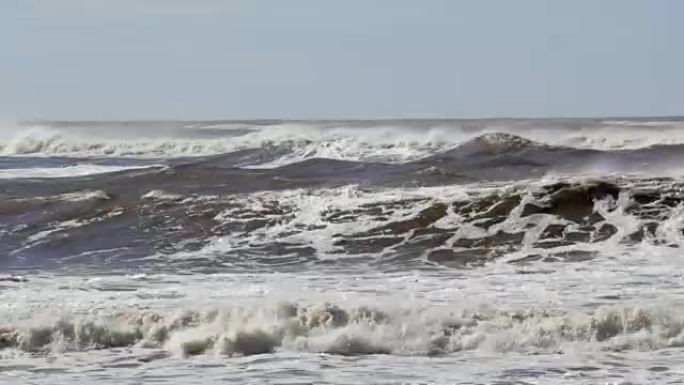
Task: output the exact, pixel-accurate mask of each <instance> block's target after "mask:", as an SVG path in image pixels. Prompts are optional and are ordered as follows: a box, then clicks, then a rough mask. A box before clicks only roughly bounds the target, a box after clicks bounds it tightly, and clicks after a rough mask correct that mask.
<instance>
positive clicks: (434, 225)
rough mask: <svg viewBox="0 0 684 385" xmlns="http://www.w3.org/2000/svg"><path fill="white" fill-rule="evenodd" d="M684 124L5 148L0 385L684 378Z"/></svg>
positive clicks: (442, 128) (398, 130) (461, 125)
mask: <svg viewBox="0 0 684 385" xmlns="http://www.w3.org/2000/svg"><path fill="white" fill-rule="evenodd" d="M682 129H684V120H680V119H674V118H668V119H629V120H628V119H610V120H592V119H570V120H567V119H566V120H508V119H499V120H467V121H459V120H444V121H373V122H363V121H348V122H345V121H335V122H312V121H308V122H282V121H255V122H248V121H240V122H237V121H216V122H78V123H69V122H47V123H45V122H43V123H25V124H22V125H18V126H16V127H6V128H3V129H2V132H3V139H2V140H0V154H2V155H0V268H1V269H2V275H0V382H5V383H60V384H61V383H74V384H76V383H92V382H95V381H97V382H100V383H112V384H120V383H131V384H134V383H198V384H199V383H202V384H205V383H219V382H226V381H232V382H236V383H337V384H356V383H387V384H389V383H449V384H451V383H464V384H466V383H467V384H472V383H482V384H485V383H487V384H491V383H496V384H519V383H552V384H565V383H601V384H603V383H610V384H612V383H621V384H628V383H633V384H637V383H639V384H640V383H645V384H646V383H648V384H652V383H678V382H681V381H684V360H683V359H682V357H684V356H683V355H682V346H684V308H682V303H683V301H682V294H683V292H684V284H683V277H684V271H683V270H682V266H684V262H683V261H684V259H683V258H682V252H681V247H682V246H683V245H684V231H683V230H684V222H683V221H684V206H683V204H682V202H684V176H683V174H684V173H682V170H684V169H682V164H684V131H682Z"/></svg>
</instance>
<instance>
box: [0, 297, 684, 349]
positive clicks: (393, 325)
mask: <svg viewBox="0 0 684 385" xmlns="http://www.w3.org/2000/svg"><path fill="white" fill-rule="evenodd" d="M126 346H138V347H142V348H150V349H163V350H165V351H167V352H169V353H170V354H172V355H176V356H189V355H197V354H219V355H221V354H224V355H252V354H265V353H273V352H277V351H303V352H315V353H328V354H340V355H360V354H398V355H439V354H449V353H455V352H461V351H467V350H485V351H490V352H520V353H528V354H531V353H535V354H539V353H545V354H550V353H553V354H559V353H560V354H562V353H564V352H565V351H569V350H572V349H575V348H577V347H580V348H581V349H585V350H586V349H594V350H613V351H624V350H638V351H649V350H657V349H662V348H667V347H681V346H684V315H682V314H681V312H679V311H678V310H676V309H675V308H672V307H664V306H661V307H657V306H649V307H603V308H599V309H596V310H593V311H587V312H586V313H582V312H569V313H568V312H564V311H562V310H557V309H548V310H544V309H523V310H496V309H446V308H427V309H403V310H389V309H379V308H367V307H360V308H352V309H344V308H341V307H339V306H336V305H333V304H325V305H318V306H301V305H297V304H292V303H283V304H280V305H277V306H270V307H251V308H249V307H235V308H221V309H212V310H207V311H185V312H181V313H177V314H167V313H164V312H157V311H151V310H133V309H131V310H120V311H114V312H112V313H108V314H99V315H83V314H70V315H69V314H67V315H62V316H61V317H58V318H49V317H48V319H41V318H39V317H35V318H32V319H29V320H25V321H23V322H22V323H21V324H6V325H4V326H1V327H0V348H9V349H17V350H20V351H24V352H30V353H50V352H51V353H59V352H68V351H84V350H91V349H106V348H113V347H126Z"/></svg>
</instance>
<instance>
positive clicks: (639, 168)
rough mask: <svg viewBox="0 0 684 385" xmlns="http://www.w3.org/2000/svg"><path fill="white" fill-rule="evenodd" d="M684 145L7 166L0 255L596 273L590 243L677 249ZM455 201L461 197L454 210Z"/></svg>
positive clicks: (492, 140)
mask: <svg viewBox="0 0 684 385" xmlns="http://www.w3.org/2000/svg"><path fill="white" fill-rule="evenodd" d="M682 146H684V145H680V144H671V145H658V146H649V147H645V148H637V149H628V150H625V149H623V150H610V151H608V150H597V149H587V148H574V147H570V146H554V145H548V144H544V143H538V142H534V141H531V140H528V139H525V138H523V137H520V136H515V135H511V134H503V133H495V134H483V135H480V136H477V137H475V138H474V139H471V140H468V141H466V142H464V143H461V144H458V145H456V146H454V147H453V148H451V149H447V150H444V151H441V152H439V153H435V154H433V155H427V156H424V157H422V158H420V159H416V160H410V161H404V162H399V163H396V162H394V163H389V162H371V161H351V160H340V159H325V158H319V157H311V158H308V159H304V160H301V161H297V162H293V163H288V164H284V165H281V166H275V167H263V166H261V165H264V164H268V163H271V162H274V161H275V160H277V159H282V158H283V157H287V156H290V155H291V154H292V152H293V149H292V147H289V146H287V145H284V144H283V143H280V144H269V145H266V146H261V147H259V148H254V149H245V150H239V151H234V152H230V153H227V154H219V155H210V156H201V157H192V158H168V159H167V158H153V159H147V160H142V159H139V160H135V159H130V158H116V157H114V158H99V159H95V160H90V163H89V165H90V167H115V168H116V167H118V168H116V169H114V170H109V169H107V168H105V169H103V170H99V171H98V170H96V171H95V172H92V173H86V174H84V175H74V176H66V177H51V175H49V173H48V174H45V175H41V174H38V175H37V176H31V175H30V173H31V171H30V170H31V169H32V168H33V169H35V168H36V167H38V168H39V167H40V166H41V165H43V164H44V163H46V162H51V166H52V167H61V169H62V170H64V169H68V168H69V167H78V165H79V164H81V163H82V162H83V161H84V159H83V158H63V157H62V158H49V160H48V158H31V157H22V158H13V157H8V158H4V160H3V163H2V164H4V165H5V167H8V168H12V169H15V168H16V164H18V163H21V164H22V167H24V168H25V169H26V170H27V172H28V174H29V175H28V176H25V177H24V176H22V175H15V176H13V177H9V178H5V179H0V191H1V196H0V197H1V202H2V203H0V219H1V222H0V223H1V226H2V227H1V228H0V244H1V246H0V254H1V255H3V256H4V257H3V258H2V265H3V267H4V268H13V269H14V268H20V269H25V268H45V267H57V266H62V267H64V266H68V267H69V268H88V269H90V268H93V269H127V268H133V267H135V268H141V267H144V266H155V268H159V267H160V266H161V267H163V268H164V269H170V270H174V269H178V268H183V269H196V270H202V271H210V270H212V269H219V270H221V269H250V268H253V267H254V266H262V267H265V268H280V269H283V268H289V269H291V268H296V267H297V266H302V265H316V264H322V265H326V266H330V265H335V264H338V263H339V264H349V263H354V262H353V261H355V260H357V259H358V256H361V255H364V256H369V257H368V258H364V259H363V262H364V263H372V264H376V265H379V266H384V267H386V268H393V269H401V268H414V267H421V268H430V267H434V266H436V265H439V266H449V267H456V268H470V267H476V266H480V265H483V264H485V263H487V262H488V261H491V260H494V259H496V258H500V257H503V256H511V255H516V258H514V259H513V260H511V261H510V263H525V262H529V261H536V260H541V261H546V262H557V261H561V262H562V261H567V260H569V261H577V260H584V259H591V258H594V257H595V255H596V250H595V247H594V246H593V244H596V243H601V242H609V241H610V242H614V241H618V242H621V243H627V244H629V243H638V242H642V241H644V240H647V241H648V242H652V243H654V244H659V245H663V246H665V247H677V246H678V244H677V241H676V240H672V239H667V234H660V233H659V232H658V229H659V225H660V224H661V223H662V222H663V221H667V220H668V218H670V217H671V216H672V213H673V210H675V208H676V207H678V206H679V204H680V203H681V199H682V197H681V195H680V194H679V192H678V191H679V190H678V188H679V187H677V186H680V184H679V182H678V181H677V179H676V178H675V177H674V175H675V174H676V171H677V170H678V168H679V165H681V164H684V147H682ZM55 169H56V170H57V168H55ZM48 170H50V169H48ZM578 175H580V176H584V177H583V178H580V179H578V178H577V176H578ZM658 175H659V176H660V179H653V177H654V176H658ZM589 177H591V178H593V179H595V180H594V181H592V180H589V179H587V178H589ZM597 178H598V179H597ZM606 178H608V179H606ZM350 191H351V192H350ZM456 191H460V193H461V194H465V195H466V196H458V197H451V198H450V197H449V196H448V195H449V194H452V195H453V194H455V192H456ZM442 193H445V194H446V195H441V194H442ZM345 194H347V195H349V194H351V195H352V196H344V195H345ZM401 195H407V197H406V198H402V197H401ZM618 202H629V203H618ZM312 205H313V206H312ZM601 208H603V210H604V211H605V213H604V212H602V211H601ZM617 209H619V210H621V212H622V213H623V214H624V215H627V216H631V217H633V218H635V220H637V221H639V223H640V225H639V226H638V228H634V229H631V230H630V231H628V232H629V233H625V231H626V230H625V231H622V229H620V225H619V224H618V223H613V222H612V221H610V220H608V219H607V218H606V213H610V212H612V211H615V210H617ZM221 242H224V243H225V242H228V243H230V247H227V248H221V247H219V246H217V244H219V243H221ZM584 246H587V247H584ZM516 253H519V254H520V255H517V254H516ZM523 254H524V255H523Z"/></svg>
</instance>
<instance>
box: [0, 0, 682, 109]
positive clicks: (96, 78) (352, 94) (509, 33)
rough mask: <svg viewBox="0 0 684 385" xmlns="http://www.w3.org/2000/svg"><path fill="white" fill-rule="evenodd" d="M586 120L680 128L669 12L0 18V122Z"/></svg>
mask: <svg viewBox="0 0 684 385" xmlns="http://www.w3.org/2000/svg"><path fill="white" fill-rule="evenodd" d="M599 115H600V116H611V115H612V116H614V115H684V1H681V0H639V1H636V0H566V1H557V0H546V1H542V0H500V1H496V0H469V1H465V0H464V1H460V0H412V1H405V0H386V1H383V0H335V1H333V0H271V1H267V0H244V1H238V0H222V1H221V0H192V1H191V0H1V1H0V119H154V118H164V119H177V118H181V119H213V118H409V117H416V118H428V117H438V118H439V117H490V116H599Z"/></svg>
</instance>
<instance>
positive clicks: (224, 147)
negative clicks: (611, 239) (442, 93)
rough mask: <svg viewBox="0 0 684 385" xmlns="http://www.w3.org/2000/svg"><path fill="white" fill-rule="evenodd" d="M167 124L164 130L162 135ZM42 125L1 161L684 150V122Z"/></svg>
mask: <svg viewBox="0 0 684 385" xmlns="http://www.w3.org/2000/svg"><path fill="white" fill-rule="evenodd" d="M165 124H166V125H168V127H167V128H165ZM179 125H180V123H179V122H175V123H174V122H169V123H163V122H157V123H145V122H125V123H120V122H109V123H108V122H92V123H80V124H78V123H71V124H68V123H60V124H57V123H41V124H39V125H38V124H33V125H23V126H19V127H14V128H11V129H4V130H2V131H3V136H4V139H2V140H0V154H2V155H34V156H54V155H61V156H71V157H121V156H125V157H144V158H150V157H186V156H203V155H212V154H225V153H230V152H234V151H238V150H244V149H254V148H266V147H280V148H288V149H289V153H288V154H286V155H284V156H283V157H282V158H279V159H274V160H272V161H271V162H268V163H265V164H261V165H260V166H259V167H277V166H282V165H286V164H290V163H295V162H299V161H302V160H305V159H309V158H315V157H319V158H328V159H337V160H352V161H379V162H390V163H402V162H407V161H412V160H416V159H419V158H422V157H425V156H428V155H432V154H436V153H439V152H442V151H444V150H446V149H448V148H453V147H455V146H457V145H459V144H461V143H464V142H466V141H468V140H471V139H473V138H475V137H478V136H480V135H483V134H491V133H495V132H500V133H507V134H512V135H517V136H521V137H524V138H527V139H529V140H532V141H535V142H539V143H544V144H547V145H552V146H565V147H574V148H578V149H594V150H621V149H638V148H645V147H649V146H655V145H675V144H682V143H684V134H683V133H682V132H684V131H683V129H684V121H643V120H634V121H630V120H625V121H617V120H615V121H610V120H606V121H600V120H581V119H577V120H573V119H569V120H553V119H549V120H515V119H508V120H506V119H499V120H496V119H494V120H481V121H458V120H454V121H386V122H383V121H378V122H372V121H370V122H364V121H339V122H315V121H308V122H307V121H304V122H268V124H263V123H258V124H257V123H249V122H224V123H220V122H207V123H204V124H202V123H201V122H199V123H192V124H190V123H187V124H185V125H181V128H178V126H179Z"/></svg>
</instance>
